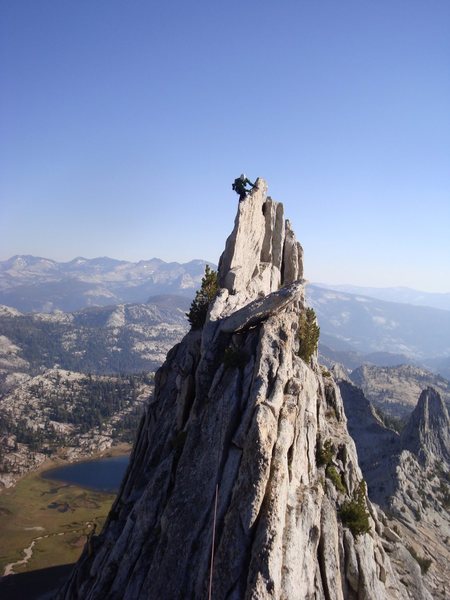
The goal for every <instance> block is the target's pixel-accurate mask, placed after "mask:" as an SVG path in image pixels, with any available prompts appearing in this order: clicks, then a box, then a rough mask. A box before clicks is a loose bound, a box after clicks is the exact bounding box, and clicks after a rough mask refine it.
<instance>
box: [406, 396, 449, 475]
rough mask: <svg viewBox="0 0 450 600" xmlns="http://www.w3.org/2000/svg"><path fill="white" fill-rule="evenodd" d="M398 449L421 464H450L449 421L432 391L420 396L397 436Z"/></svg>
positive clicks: (444, 409) (442, 404) (439, 398)
mask: <svg viewBox="0 0 450 600" xmlns="http://www.w3.org/2000/svg"><path fill="white" fill-rule="evenodd" d="M401 442H402V447H403V448H404V449H405V450H410V452H412V453H413V454H415V455H416V456H417V457H419V458H420V459H421V460H422V461H424V462H430V461H435V460H440V461H444V462H446V463H447V464H450V419H449V416H448V412H447V408H446V406H445V404H444V402H443V401H442V398H441V397H440V395H439V394H438V393H437V392H436V390H435V389H433V388H432V387H427V388H426V389H425V390H423V392H422V393H421V394H420V398H419V401H418V402H417V406H416V408H415V409H414V411H413V413H412V414H411V416H410V418H409V420H408V423H407V425H406V427H405V428H404V429H403V431H402V435H401Z"/></svg>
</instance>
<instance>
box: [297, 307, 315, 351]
mask: <svg viewBox="0 0 450 600" xmlns="http://www.w3.org/2000/svg"><path fill="white" fill-rule="evenodd" d="M319 335H320V327H319V326H318V325H317V320H316V313H315V312H314V309H312V308H307V309H306V310H305V311H303V312H302V314H301V315H300V319H299V327H298V337H299V349H298V355H299V356H300V358H302V359H303V360H304V361H305V362H309V360H310V358H311V356H312V355H313V354H314V352H316V350H317V344H318V343H319Z"/></svg>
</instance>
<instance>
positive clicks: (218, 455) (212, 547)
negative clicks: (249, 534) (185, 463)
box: [208, 396, 223, 600]
mask: <svg viewBox="0 0 450 600" xmlns="http://www.w3.org/2000/svg"><path fill="white" fill-rule="evenodd" d="M219 438H220V440H219V444H218V447H217V479H218V476H219V467H220V450H221V448H222V443H223V396H222V402H221V407H220V436H219ZM218 501H219V481H218V480H217V483H216V493H215V499H214V516H213V523H212V528H213V529H212V541H211V566H210V569H209V591H208V600H212V580H213V570H214V552H215V543H216V524H217V505H218Z"/></svg>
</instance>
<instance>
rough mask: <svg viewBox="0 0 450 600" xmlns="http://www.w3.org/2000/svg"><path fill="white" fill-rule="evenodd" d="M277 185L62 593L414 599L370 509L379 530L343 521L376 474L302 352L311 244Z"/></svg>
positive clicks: (331, 390)
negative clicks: (366, 473) (296, 227)
mask: <svg viewBox="0 0 450 600" xmlns="http://www.w3.org/2000/svg"><path fill="white" fill-rule="evenodd" d="M266 193H267V185H266V183H265V182H264V180H262V179H258V181H257V185H256V189H255V190H254V191H252V193H251V194H250V195H249V196H248V197H247V198H246V199H245V200H244V201H243V202H241V203H240V204H239V207H238V214H237V217H236V221H235V225H234V229H233V232H232V234H231V235H230V237H229V238H228V240H227V243H226V248H225V251H224V253H223V255H222V257H221V260H220V264H219V281H220V288H221V289H220V290H219V292H218V294H217V296H216V298H215V300H214V301H213V302H212V305H211V306H210V309H209V312H208V316H207V318H206V323H205V325H204V326H203V328H202V329H201V330H193V331H191V332H190V333H188V334H187V335H186V336H185V338H184V339H183V341H182V342H181V343H180V344H178V345H177V346H175V347H174V348H173V349H172V350H171V351H170V352H169V354H168V355H167V359H166V362H165V363H164V365H163V366H162V367H161V369H159V371H158V373H157V375H156V381H155V393H154V396H153V398H152V399H151V401H150V402H149V405H148V408H147V410H146V413H145V415H144V417H143V420H142V423H141V425H140V429H139V432H138V437H137V441H136V444H135V447H134V449H133V453H132V457H131V461H130V466H129V468H128V471H127V474H126V476H125V479H124V481H123V483H122V486H121V489H120V492H119V494H118V497H117V499H116V501H115V503H114V505H113V507H112V509H111V512H110V514H109V516H108V520H107V522H106V524H105V527H104V529H103V531H102V532H101V534H100V535H99V536H98V537H97V538H95V539H93V540H92V543H91V546H90V548H86V549H85V550H84V552H83V555H82V557H81V558H80V561H79V563H78V565H77V567H76V569H75V571H74V573H73V574H72V577H71V579H70V581H69V582H68V583H67V585H66V586H65V587H64V589H63V590H62V591H61V593H60V595H59V598H61V599H65V600H69V599H74V600H75V599H80V600H81V599H82V600H104V599H105V598H108V600H136V599H139V600H140V599H142V600H144V599H145V600H151V599H154V598H159V599H161V600H185V599H187V598H189V599H195V600H198V599H199V600H201V599H206V598H207V597H208V588H209V585H210V583H211V585H212V597H213V598H214V600H240V599H255V600H256V599H258V600H269V599H271V600H272V599H281V598H283V599H291V600H299V599H305V600H306V599H311V600H312V599H317V600H321V599H324V600H325V599H326V600H331V599H333V600H334V599H336V600H343V599H344V598H345V599H350V600H353V599H356V598H358V600H369V599H373V598H377V600H382V599H383V598H405V597H407V596H406V595H405V593H404V592H405V590H404V588H403V585H402V584H401V583H400V582H399V581H398V579H397V578H396V576H395V573H394V572H393V570H392V567H391V565H390V562H389V559H388V557H387V555H386V554H385V552H384V549H383V546H382V544H381V540H380V538H379V536H378V533H377V532H378V529H379V528H380V524H379V523H378V521H377V520H376V516H375V512H374V511H373V510H372V509H371V507H370V504H369V505H368V508H369V510H370V513H371V515H372V516H371V517H369V516H368V519H370V523H371V532H370V534H369V533H366V534H363V535H361V536H359V537H357V538H356V539H355V538H354V536H353V535H352V534H351V533H350V530H349V529H348V528H347V527H345V526H344V525H343V524H342V523H341V522H340V520H339V517H338V509H339V506H340V505H341V504H342V502H343V501H344V499H345V498H347V499H349V498H354V495H355V493H356V491H357V490H358V489H359V488H358V486H359V485H360V481H361V472H360V469H359V466H358V462H357V457H356V450H355V446H354V444H353V441H352V440H351V438H350V436H349V434H348V431H347V427H346V419H345V416H344V413H343V407H342V399H341V397H340V394H339V391H338V389H337V387H336V385H335V384H334V381H333V380H332V378H331V377H329V378H327V379H326V380H325V379H324V378H323V377H322V374H321V370H320V367H319V365H318V364H317V360H316V357H315V356H313V357H312V359H311V360H310V361H309V362H308V364H307V363H305V362H304V361H303V360H302V359H301V358H300V357H299V356H298V354H297V349H298V321H299V316H300V314H301V311H302V310H304V304H303V281H302V276H303V265H302V250H301V246H300V245H299V244H298V242H297V241H296V240H295V236H294V234H293V232H292V230H291V228H290V225H289V223H288V222H287V221H285V220H284V217H283V206H282V204H280V203H276V202H273V201H272V200H271V199H270V198H268V197H267V196H266ZM320 440H329V441H330V443H331V442H332V444H333V445H332V447H333V448H334V454H333V457H332V458H331V459H330V460H332V464H333V469H334V471H335V472H336V477H338V479H339V481H340V482H341V484H340V486H339V489H338V488H336V487H335V486H334V485H333V483H332V482H331V480H330V479H329V478H325V467H324V466H323V465H321V464H318V461H317V459H316V456H317V450H318V444H319V442H320ZM330 464H331V463H330ZM216 501H217V510H216ZM213 538H214V540H215V543H214V561H213V564H212V559H211V556H212V554H211V548H212V540H213Z"/></svg>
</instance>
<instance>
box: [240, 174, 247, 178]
mask: <svg viewBox="0 0 450 600" xmlns="http://www.w3.org/2000/svg"><path fill="white" fill-rule="evenodd" d="M239 179H242V180H244V179H247V176H246V175H245V173H241V176H240V177H239Z"/></svg>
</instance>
